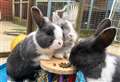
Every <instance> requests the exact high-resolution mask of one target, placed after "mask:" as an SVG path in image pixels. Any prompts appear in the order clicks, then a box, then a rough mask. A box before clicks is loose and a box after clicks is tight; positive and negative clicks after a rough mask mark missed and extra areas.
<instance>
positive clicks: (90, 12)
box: [87, 0, 94, 29]
mask: <svg viewBox="0 0 120 82" xmlns="http://www.w3.org/2000/svg"><path fill="white" fill-rule="evenodd" d="M93 5H94V0H91V2H90V9H89V14H88V24H87V29H89V28H90V20H91V16H92V9H93Z"/></svg>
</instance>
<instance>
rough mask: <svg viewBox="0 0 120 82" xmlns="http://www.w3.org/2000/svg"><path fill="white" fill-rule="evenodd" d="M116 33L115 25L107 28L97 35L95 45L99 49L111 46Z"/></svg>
mask: <svg viewBox="0 0 120 82" xmlns="http://www.w3.org/2000/svg"><path fill="white" fill-rule="evenodd" d="M115 35H116V29H115V28H113V27H110V28H106V29H104V30H103V31H102V32H100V33H99V35H98V36H96V38H95V41H94V43H93V44H94V47H95V48H99V49H105V48H106V47H107V46H109V45H110V44H111V43H112V41H113V40H114V37H115Z"/></svg>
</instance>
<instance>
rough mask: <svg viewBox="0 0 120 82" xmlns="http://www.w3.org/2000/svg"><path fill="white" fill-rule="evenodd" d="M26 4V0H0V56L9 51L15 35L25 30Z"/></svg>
mask: <svg viewBox="0 0 120 82" xmlns="http://www.w3.org/2000/svg"><path fill="white" fill-rule="evenodd" d="M20 4H21V5H20ZM16 5H17V6H16ZM18 5H19V6H18ZM27 6H28V0H0V57H1V53H8V52H10V51H11V48H10V44H11V41H12V40H13V38H14V37H15V36H16V35H18V34H21V33H25V32H26V21H27V10H26V9H27V8H28V7H27ZM20 7H21V9H20ZM20 14H21V15H20Z"/></svg>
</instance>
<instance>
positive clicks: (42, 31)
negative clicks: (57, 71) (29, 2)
mask: <svg viewBox="0 0 120 82" xmlns="http://www.w3.org/2000/svg"><path fill="white" fill-rule="evenodd" d="M31 13H32V16H33V19H34V21H35V23H36V25H37V30H35V31H34V32H32V33H31V34H29V35H28V36H27V37H26V38H25V40H23V41H22V42H20V43H19V44H18V45H17V46H16V47H15V48H14V49H13V50H12V52H11V54H10V55H9V57H8V59H7V74H8V76H9V77H10V78H12V79H14V80H15V81H23V80H25V79H30V80H35V79H36V74H37V72H38V71H39V70H40V69H41V67H40V63H39V62H40V60H49V59H50V58H51V57H52V56H53V52H54V51H55V50H56V49H59V48H61V47H62V46H63V30H62V29H61V27H60V26H58V25H56V24H54V23H53V22H51V21H50V20H49V19H48V18H47V17H44V16H43V14H42V12H41V10H40V9H39V8H38V7H36V6H33V7H32V8H31Z"/></svg>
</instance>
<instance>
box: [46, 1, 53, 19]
mask: <svg viewBox="0 0 120 82" xmlns="http://www.w3.org/2000/svg"><path fill="white" fill-rule="evenodd" d="M51 8H52V0H48V9H47V16H48V17H50V15H51Z"/></svg>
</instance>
